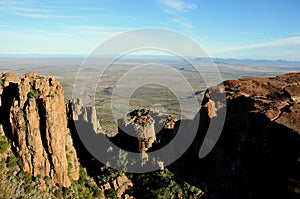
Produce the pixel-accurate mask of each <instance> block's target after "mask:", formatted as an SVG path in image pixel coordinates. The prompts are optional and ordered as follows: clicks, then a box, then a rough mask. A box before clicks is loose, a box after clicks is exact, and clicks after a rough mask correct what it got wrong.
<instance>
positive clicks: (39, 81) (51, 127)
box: [1, 73, 79, 187]
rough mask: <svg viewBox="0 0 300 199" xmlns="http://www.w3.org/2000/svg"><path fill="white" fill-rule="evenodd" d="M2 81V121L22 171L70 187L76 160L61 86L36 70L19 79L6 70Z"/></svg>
mask: <svg viewBox="0 0 300 199" xmlns="http://www.w3.org/2000/svg"><path fill="white" fill-rule="evenodd" d="M2 80H3V83H4V84H3V89H2V94H1V102H2V104H1V116H2V117H1V123H2V125H3V128H4V132H5V134H6V135H7V136H8V137H9V138H10V139H11V140H12V147H13V151H15V153H16V154H17V156H19V158H20V160H21V162H22V169H23V171H25V172H29V173H32V174H33V176H38V175H40V176H49V177H50V178H51V180H52V182H53V183H56V184H58V185H62V186H65V187H68V186H70V184H71V179H73V180H77V179H78V178H79V162H78V160H77V155H76V151H75V148H74V146H73V141H72V138H71V135H70V131H69V129H68V128H67V114H66V108H65V104H64V92H63V89H62V86H61V85H60V83H59V82H58V81H57V80H56V79H55V78H53V77H51V76H47V77H41V76H39V75H38V74H37V73H27V74H25V75H24V76H23V77H22V78H21V79H19V77H17V76H16V75H14V74H12V73H5V74H3V75H2Z"/></svg>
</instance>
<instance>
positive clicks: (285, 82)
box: [171, 73, 300, 199]
mask: <svg viewBox="0 0 300 199" xmlns="http://www.w3.org/2000/svg"><path fill="white" fill-rule="evenodd" d="M299 85H300V73H290V74H286V75H282V76H278V77H274V78H246V79H240V80H228V81H225V82H224V84H223V85H222V86H216V87H213V88H210V89H209V92H210V96H211V100H213V101H214V104H215V106H216V107H215V108H216V109H217V111H216V114H215V116H214V117H210V116H209V114H208V112H209V110H207V109H208V108H209V107H207V106H205V103H204V104H203V106H202V108H201V110H200V112H199V115H200V126H199V129H198V133H197V136H196V139H195V141H194V142H193V144H192V146H191V147H190V148H189V150H188V151H187V152H186V153H185V154H184V155H183V156H182V157H181V158H180V159H179V160H178V161H177V162H176V163H175V164H174V165H172V166H171V169H172V170H173V171H174V172H176V173H177V174H178V175H180V176H181V177H182V178H183V179H185V180H187V181H188V182H190V183H191V184H195V185H196V186H197V187H200V188H202V189H203V190H204V192H205V193H206V194H205V195H204V198H209V199H215V198H221V199H227V198H228V199H233V198H237V199H238V198H243V199H250V198H251V199H255V198H299V197H300V103H299V96H300V89H299V88H300V87H299ZM224 92H225V93H226V98H227V100H226V101H227V103H226V104H224V101H222V100H221V101H219V100H216V99H218V96H220V94H222V93H224ZM207 101H208V100H207ZM224 109H226V119H225V124H224V128H223V130H222V133H221V137H220V138H219V140H218V141H217V144H216V145H215V147H214V148H213V150H212V151H211V152H210V153H209V154H208V155H207V156H206V157H204V158H202V159H199V158H198V153H199V149H200V147H201V145H202V144H205V140H206V138H205V137H206V131H207V128H208V126H209V124H210V123H212V122H213V121H214V120H218V117H219V112H220V111H224ZM196 121H197V120H195V121H193V122H196ZM187 126H188V125H187ZM187 128H188V127H187Z"/></svg>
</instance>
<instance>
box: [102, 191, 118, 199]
mask: <svg viewBox="0 0 300 199" xmlns="http://www.w3.org/2000/svg"><path fill="white" fill-rule="evenodd" d="M104 194H105V196H106V197H107V198H110V199H117V192H116V191H115V190H114V189H109V190H106V191H105V193H104Z"/></svg>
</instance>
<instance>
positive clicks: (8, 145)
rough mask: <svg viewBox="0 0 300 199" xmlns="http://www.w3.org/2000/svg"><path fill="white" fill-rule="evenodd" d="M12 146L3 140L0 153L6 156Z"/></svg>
mask: <svg viewBox="0 0 300 199" xmlns="http://www.w3.org/2000/svg"><path fill="white" fill-rule="evenodd" d="M9 147H10V144H9V142H7V141H6V140H1V141H0V153H1V154H4V153H6V152H7V150H8V149H9Z"/></svg>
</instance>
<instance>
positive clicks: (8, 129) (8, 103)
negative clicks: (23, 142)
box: [0, 83, 19, 140]
mask: <svg viewBox="0 0 300 199" xmlns="http://www.w3.org/2000/svg"><path fill="white" fill-rule="evenodd" d="M15 100H19V89H18V84H15V83H9V86H6V87H4V88H3V92H2V95H1V102H2V106H1V107H0V114H1V117H0V122H1V124H2V125H3V131H4V133H5V135H6V136H7V137H8V138H9V139H10V140H13V135H12V126H11V124H10V121H9V120H10V118H9V117H10V109H11V107H12V106H13V103H14V101H15Z"/></svg>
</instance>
